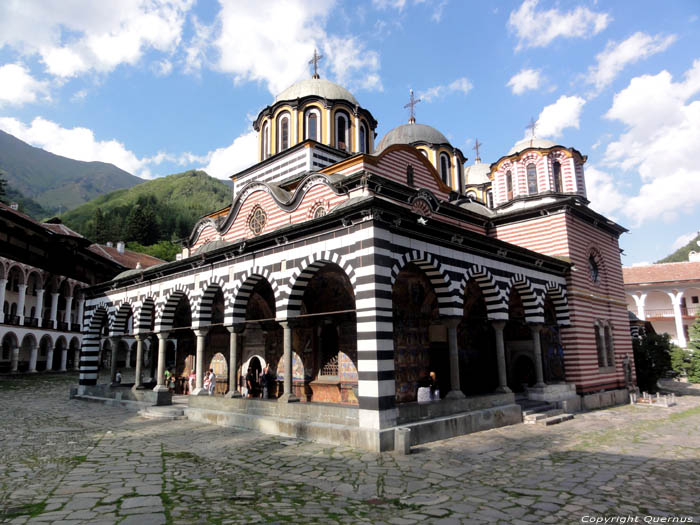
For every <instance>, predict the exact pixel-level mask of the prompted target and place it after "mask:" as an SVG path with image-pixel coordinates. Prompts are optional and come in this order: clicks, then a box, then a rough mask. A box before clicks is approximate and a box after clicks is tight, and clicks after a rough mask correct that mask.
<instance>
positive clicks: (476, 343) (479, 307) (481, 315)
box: [457, 280, 498, 396]
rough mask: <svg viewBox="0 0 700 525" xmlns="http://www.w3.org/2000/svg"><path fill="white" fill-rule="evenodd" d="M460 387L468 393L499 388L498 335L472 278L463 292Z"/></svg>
mask: <svg viewBox="0 0 700 525" xmlns="http://www.w3.org/2000/svg"><path fill="white" fill-rule="evenodd" d="M457 344H458V348H459V370H460V386H461V388H462V392H464V393H465V394H466V395H468V396H470V395H479V394H488V393H491V392H493V391H494V390H496V388H497V387H498V363H497V362H496V336H495V332H494V330H493V328H492V327H491V323H490V322H489V320H488V317H487V313H486V301H485V299H484V294H483V292H482V291H481V288H480V287H479V285H477V284H476V282H475V281H474V280H470V281H469V283H468V284H467V286H466V288H465V291H464V312H463V317H462V321H461V322H460V323H459V326H458V327H457Z"/></svg>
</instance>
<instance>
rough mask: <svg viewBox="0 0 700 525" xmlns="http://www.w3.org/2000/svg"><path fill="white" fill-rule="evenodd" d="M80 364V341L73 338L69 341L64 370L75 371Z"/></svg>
mask: <svg viewBox="0 0 700 525" xmlns="http://www.w3.org/2000/svg"><path fill="white" fill-rule="evenodd" d="M79 364H80V340H79V339H78V338H77V337H74V338H72V339H71V340H70V346H69V347H68V355H67V356H66V369H68V370H77V369H78V366H79Z"/></svg>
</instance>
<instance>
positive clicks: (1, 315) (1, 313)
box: [0, 279, 7, 323]
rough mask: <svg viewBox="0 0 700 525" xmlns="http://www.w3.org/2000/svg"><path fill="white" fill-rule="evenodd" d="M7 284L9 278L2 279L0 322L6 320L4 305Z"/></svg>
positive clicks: (0, 280)
mask: <svg viewBox="0 0 700 525" xmlns="http://www.w3.org/2000/svg"><path fill="white" fill-rule="evenodd" d="M6 286H7V279H0V323H4V322H5V312H4V311H3V309H2V307H3V305H4V304H5V287H6Z"/></svg>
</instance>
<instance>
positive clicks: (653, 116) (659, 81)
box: [605, 60, 700, 225]
mask: <svg viewBox="0 0 700 525" xmlns="http://www.w3.org/2000/svg"><path fill="white" fill-rule="evenodd" d="M698 93H700V60H695V62H694V63H693V65H692V67H691V68H690V69H689V70H688V71H687V72H686V73H685V76H684V79H683V80H682V81H680V82H674V81H673V78H672V76H671V74H670V73H669V72H668V71H662V72H660V73H659V74H657V75H643V76H639V77H636V78H633V79H632V80H631V81H630V83H629V85H628V86H627V87H626V88H625V89H623V90H622V91H620V92H619V93H617V94H616V95H615V97H614V99H613V104H612V107H611V108H610V110H609V111H608V112H607V113H606V115H605V116H606V118H608V119H610V120H616V121H619V122H621V123H622V124H623V125H624V126H625V131H624V132H623V133H622V134H621V135H620V136H619V137H617V139H615V140H613V141H612V142H611V143H609V144H608V146H607V148H606V151H605V161H606V162H607V163H608V165H609V166H611V167H615V168H618V169H622V170H634V171H636V173H638V175H639V177H640V179H641V181H642V183H643V185H642V187H641V188H640V191H639V194H638V195H636V196H634V197H631V198H630V199H628V200H627V202H626V204H625V206H624V213H625V214H626V215H627V216H628V217H630V218H631V219H632V220H633V222H634V223H635V225H640V224H642V223H643V222H645V221H647V220H651V219H656V218H661V219H662V220H666V221H672V220H675V219H676V218H677V217H678V216H679V214H681V213H683V210H691V209H696V208H697V206H698V204H700V167H699V166H698V164H697V158H699V157H700V101H698V100H692V98H693V97H695V96H696V95H697V94H698Z"/></svg>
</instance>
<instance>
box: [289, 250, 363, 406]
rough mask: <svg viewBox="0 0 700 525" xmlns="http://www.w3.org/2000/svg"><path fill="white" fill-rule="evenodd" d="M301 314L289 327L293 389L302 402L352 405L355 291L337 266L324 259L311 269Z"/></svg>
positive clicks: (354, 371) (353, 395)
mask: <svg viewBox="0 0 700 525" xmlns="http://www.w3.org/2000/svg"><path fill="white" fill-rule="evenodd" d="M300 314H301V317H300V319H299V320H298V321H297V325H295V327H294V330H293V345H292V346H293V349H294V351H295V352H296V356H295V357H296V359H297V361H298V363H294V366H293V368H294V386H295V392H294V393H295V394H296V395H297V396H299V397H300V398H301V399H306V400H307V401H323V402H327V403H343V404H353V405H355V404H357V403H358V400H357V380H358V376H357V335H356V334H357V320H356V316H355V293H354V290H353V287H352V283H351V282H350V279H349V277H348V276H347V274H346V273H345V272H344V271H343V269H342V268H341V267H340V266H338V265H337V264H334V263H326V264H324V265H323V266H322V267H321V268H320V269H319V270H317V271H316V272H315V273H313V276H312V277H311V278H310V279H309V282H308V284H307V285H306V287H305V289H304V294H303V296H302V301H301V309H300ZM280 365H281V362H280ZM280 369H281V368H280ZM301 373H303V382H302V384H301V385H300V384H299V375H301ZM300 387H303V388H300Z"/></svg>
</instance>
